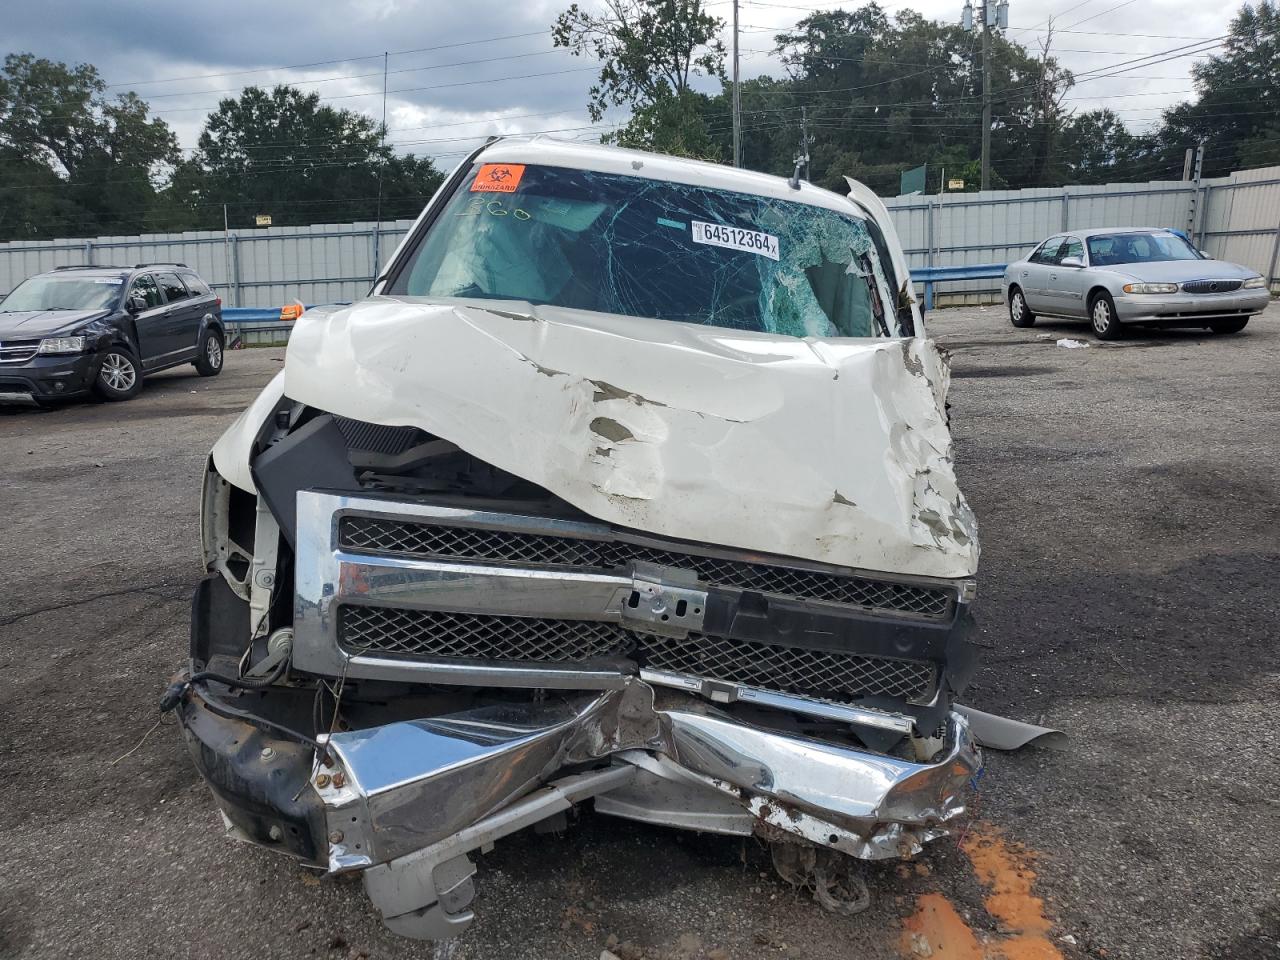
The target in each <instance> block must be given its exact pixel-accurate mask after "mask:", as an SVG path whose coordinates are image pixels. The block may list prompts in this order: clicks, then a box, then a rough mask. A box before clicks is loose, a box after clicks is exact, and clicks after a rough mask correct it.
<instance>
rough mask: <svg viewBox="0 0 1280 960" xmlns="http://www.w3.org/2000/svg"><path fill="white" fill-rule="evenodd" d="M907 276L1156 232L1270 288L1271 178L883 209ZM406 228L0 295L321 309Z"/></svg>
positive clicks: (3, 251) (330, 232) (212, 254)
mask: <svg viewBox="0 0 1280 960" xmlns="http://www.w3.org/2000/svg"><path fill="white" fill-rule="evenodd" d="M885 203H886V204H887V205H888V207H889V210H890V213H891V214H892V216H893V219H894V224H895V226H896V227H897V229H898V236H899V238H900V239H901V240H902V245H903V247H905V248H906V251H907V260H908V262H909V263H910V264H911V266H912V267H925V266H952V265H962V264H976V263H1007V262H1008V261H1010V260H1015V259H1017V258H1018V257H1019V256H1021V255H1022V254H1023V253H1024V252H1026V251H1027V250H1029V249H1030V248H1031V247H1032V246H1033V245H1035V244H1036V243H1038V242H1039V241H1041V240H1043V239H1044V238H1045V237H1047V236H1049V235H1050V234H1053V233H1059V232H1061V231H1062V230H1064V229H1067V230H1070V229H1085V228H1088V227H1105V226H1125V225H1132V226H1158V227H1177V228H1179V229H1183V230H1190V231H1191V232H1192V233H1193V234H1194V235H1195V236H1196V238H1197V241H1198V242H1199V243H1200V245H1201V247H1202V248H1203V249H1205V250H1206V251H1207V252H1208V253H1210V254H1211V255H1212V256H1214V257H1217V258H1218V259H1221V260H1233V261H1236V262H1239V263H1243V264H1246V265H1247V266H1250V267H1253V268H1254V269H1255V270H1257V271H1258V272H1259V273H1263V274H1265V275H1268V276H1269V277H1271V279H1272V281H1273V284H1274V283H1280V276H1278V275H1277V264H1276V260H1277V253H1278V252H1280V167H1264V168H1261V169H1257V170H1246V171H1243V172H1239V173H1235V174H1232V175H1231V176H1230V177H1222V178H1219V179H1216V180H1205V181H1203V182H1202V183H1200V184H1198V185H1197V184H1194V183H1181V182H1152V183H1123V184H1109V185H1106V186H1087V187H1060V188H1042V189H1032V190H990V191H987V192H986V193H957V194H944V195H941V196H939V195H932V196H920V195H915V196H908V197H893V198H890V199H888V200H886V201H885ZM410 226H412V221H409V220H400V221H396V222H394V223H383V224H382V226H381V230H380V231H379V232H378V236H377V238H376V239H375V228H376V225H375V224H373V223H345V224H319V225H314V226H307V227H267V228H265V229H260V230H237V231H234V232H232V233H231V234H230V235H229V236H224V235H223V234H222V233H220V232H217V231H199V232H192V233H174V234H150V235H147V236H141V237H96V238H94V239H91V240H49V241H41V242H21V241H15V242H12V243H0V292H8V291H9V290H12V289H13V287H14V286H15V285H17V284H18V283H19V282H20V281H21V280H23V279H24V278H25V277H29V276H31V275H32V274H35V273H41V272H43V271H46V270H50V269H52V268H53V267H56V266H63V265H71V264H79V263H115V264H122V265H126V266H128V265H132V264H134V263H142V262H157V261H166V260H168V261H174V260H177V261H181V262H182V263H186V264H188V265H189V266H192V267H195V268H196V269H197V270H198V271H199V272H200V274H201V275H202V276H203V277H204V278H205V279H206V280H207V281H208V282H209V283H210V284H211V285H212V286H213V287H214V288H215V289H216V290H217V291H218V293H219V294H220V295H221V296H222V298H223V302H224V303H225V304H227V305H228V306H239V307H273V306H279V305H281V304H285V303H290V302H292V301H294V300H301V301H302V302H303V303H307V304H316V303H332V302H334V301H344V300H354V299H358V298H359V297H361V296H363V295H364V294H365V293H366V292H367V291H368V289H369V285H370V283H372V281H373V276H374V269H373V259H374V248H375V245H376V247H377V249H378V259H379V260H381V261H382V263H384V264H385V263H386V261H387V260H388V259H389V258H390V256H391V253H392V252H393V251H394V250H395V248H396V245H397V244H398V243H399V242H400V239H401V237H403V236H404V234H405V232H406V231H407V230H408V229H409V227H410ZM994 289H995V282H994V281H991V280H969V281H963V282H956V283H951V284H946V285H940V288H939V290H938V303H939V304H940V305H946V304H948V303H952V304H954V303H959V302H966V301H969V302H975V301H980V300H988V299H990V298H991V291H993V290H994Z"/></svg>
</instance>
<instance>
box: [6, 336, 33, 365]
mask: <svg viewBox="0 0 1280 960" xmlns="http://www.w3.org/2000/svg"><path fill="white" fill-rule="evenodd" d="M39 349H40V341H39V340H4V341H0V363H26V362H27V361H28V360H30V359H31V358H32V357H34V356H35V355H36V351H37V350H39Z"/></svg>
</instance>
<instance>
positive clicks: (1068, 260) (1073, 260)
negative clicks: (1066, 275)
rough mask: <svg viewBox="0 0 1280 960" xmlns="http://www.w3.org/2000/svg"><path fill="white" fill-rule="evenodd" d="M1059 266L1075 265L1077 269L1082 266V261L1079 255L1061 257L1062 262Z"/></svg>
mask: <svg viewBox="0 0 1280 960" xmlns="http://www.w3.org/2000/svg"><path fill="white" fill-rule="evenodd" d="M1058 266H1060V267H1076V268H1077V269H1079V268H1080V267H1083V266H1084V261H1083V260H1081V259H1080V258H1079V257H1063V258H1062V262H1061V263H1059V264H1058Z"/></svg>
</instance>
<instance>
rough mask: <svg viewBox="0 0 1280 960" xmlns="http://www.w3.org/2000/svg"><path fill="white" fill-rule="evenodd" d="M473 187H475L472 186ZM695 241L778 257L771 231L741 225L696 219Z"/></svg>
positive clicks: (776, 244) (773, 257) (776, 240)
mask: <svg viewBox="0 0 1280 960" xmlns="http://www.w3.org/2000/svg"><path fill="white" fill-rule="evenodd" d="M472 189H473V190H474V189H475V188H474V187H472ZM693 242H694V243H705V244H708V245H710V246H713V247H725V248H726V249H729V250H745V251H746V252H747V253H758V254H760V255H761V256H763V257H768V258H769V259H770V260H777V259H778V238H777V237H775V236H774V235H773V234H771V233H760V232H759V231H758V230H743V229H742V228H741V227H726V226H724V225H723V224H719V223H703V222H702V221H701V220H694V221H693Z"/></svg>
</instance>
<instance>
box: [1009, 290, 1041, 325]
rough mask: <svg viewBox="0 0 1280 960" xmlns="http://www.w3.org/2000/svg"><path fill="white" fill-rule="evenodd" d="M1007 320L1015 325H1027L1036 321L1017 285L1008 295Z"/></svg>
mask: <svg viewBox="0 0 1280 960" xmlns="http://www.w3.org/2000/svg"><path fill="white" fill-rule="evenodd" d="M1009 322H1010V323H1012V324H1013V325H1014V326H1015V327H1029V326H1031V325H1032V324H1033V323H1035V322H1036V315H1035V314H1034V313H1032V312H1031V308H1030V307H1028V306H1027V298H1026V297H1024V296H1023V295H1022V291H1021V290H1019V289H1018V288H1017V287H1014V288H1013V292H1012V293H1011V294H1010V295H1009Z"/></svg>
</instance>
